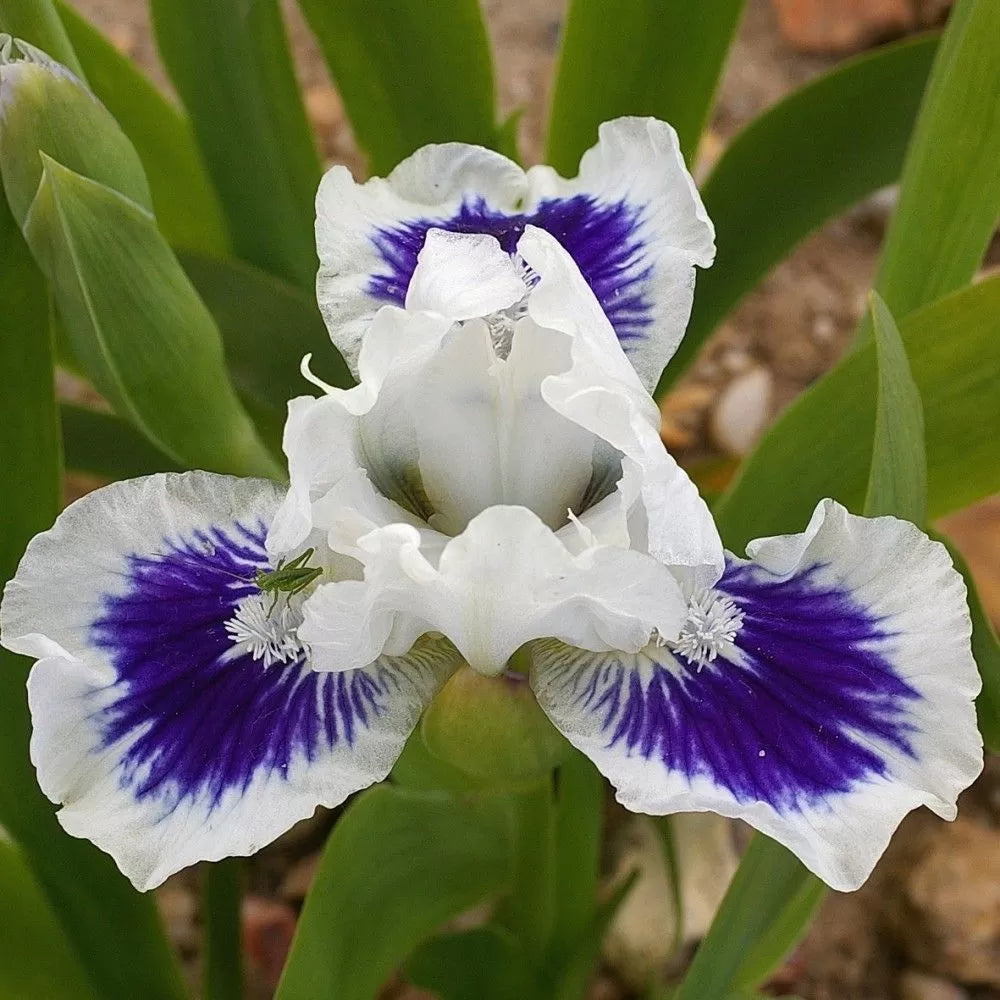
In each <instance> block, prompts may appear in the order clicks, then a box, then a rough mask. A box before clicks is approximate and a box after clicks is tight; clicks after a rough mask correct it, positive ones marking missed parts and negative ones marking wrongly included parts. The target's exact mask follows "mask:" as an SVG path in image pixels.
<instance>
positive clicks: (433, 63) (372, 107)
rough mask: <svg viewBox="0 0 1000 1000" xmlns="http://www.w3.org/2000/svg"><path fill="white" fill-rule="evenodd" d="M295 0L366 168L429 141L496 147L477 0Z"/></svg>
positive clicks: (387, 166)
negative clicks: (443, 0) (432, 0)
mask: <svg viewBox="0 0 1000 1000" xmlns="http://www.w3.org/2000/svg"><path fill="white" fill-rule="evenodd" d="M160 2H162V3H172V2H173V0H160ZM193 2H201V0H193ZM301 7H302V10H303V13H304V14H305V15H306V17H307V18H308V20H309V24H310V26H311V27H312V30H313V32H314V33H315V35H316V40H317V41H318V42H319V45H320V48H321V49H322V51H323V55H324V57H325V59H326V62H327V65H328V66H329V67H330V73H331V74H332V76H333V79H334V81H335V83H336V84H337V90H338V91H339V93H340V96H341V98H342V99H343V101H344V107H345V108H346V109H347V113H348V115H349V117H350V119H351V126H352V128H353V130H354V135H355V136H356V138H357V140H358V145H360V147H361V148H362V149H363V150H364V151H365V152H366V153H367V154H368V158H369V163H368V166H369V170H370V171H371V172H372V173H373V174H378V175H385V174H386V173H388V172H389V170H391V169H392V168H393V167H394V166H395V165H396V164H397V163H399V161H400V160H402V159H403V158H404V157H406V156H409V154H410V153H412V152H413V151H414V150H415V149H417V148H418V147H419V146H423V145H424V144H425V143H429V142H474V143H478V144H479V145H481V146H489V147H492V148H497V147H498V145H499V141H500V137H499V134H498V131H497V127H496V118H495V116H496V107H495V101H496V99H495V97H494V90H493V63H492V59H491V56H490V48H489V42H488V40H487V37H486V26H485V24H484V23H483V14H482V10H481V9H480V5H479V2H478V0H450V2H449V3H447V4H437V5H435V6H434V8H433V13H431V11H430V10H429V8H428V6H427V4H426V3H423V2H421V0H381V2H380V3H379V5H378V12H377V16H375V12H374V10H373V8H372V6H371V4H370V3H369V2H367V0H337V2H336V3H331V2H329V0H301Z"/></svg>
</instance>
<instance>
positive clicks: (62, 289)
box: [25, 154, 280, 476]
mask: <svg viewBox="0 0 1000 1000" xmlns="http://www.w3.org/2000/svg"><path fill="white" fill-rule="evenodd" d="M42 157H43V160H44V163H45V169H44V175H43V180H42V183H41V185H40V186H39V189H38V194H37V196H36V198H35V201H34V203H33V204H32V208H31V212H30V214H29V216H28V218H27V219H26V223H25V235H26V237H27V240H28V243H29V245H30V246H31V248H32V251H33V253H34V254H35V258H36V260H38V261H39V262H40V263H41V266H42V268H43V270H44V271H45V272H46V274H47V276H48V277H49V280H50V282H51V284H52V287H53V290H54V293H55V297H56V302H57V304H58V306H59V313H60V317H61V319H62V321H63V325H64V326H65V329H66V331H67V334H68V336H69V339H70V342H71V343H72V346H73V350H74V353H75V354H76V356H77V358H78V359H79V360H80V362H81V363H82V364H83V366H84V368H85V370H86V371H87V373H88V374H89V375H90V377H91V379H92V380H93V382H94V384H95V386H96V387H97V388H98V389H99V390H100V391H101V393H102V394H103V395H104V396H105V397H106V398H107V399H108V400H109V401H110V402H111V404H112V406H113V407H114V408H115V410H116V412H118V413H119V414H120V415H122V416H124V417H127V418H128V419H129V420H131V421H132V422H133V423H134V424H135V425H136V427H138V428H139V430H140V431H142V433H143V434H144V435H145V436H146V437H147V438H148V439H149V440H150V441H151V442H152V443H153V444H154V445H155V446H156V447H157V448H158V449H159V450H161V451H162V452H164V453H165V454H166V455H168V456H170V457H171V458H174V459H176V460H177V461H179V462H181V463H182V464H185V465H187V466H189V467H193V468H206V469H211V470H216V471H220V472H231V473H233V474H237V475H241V474H242V475H246V474H263V475H274V476H278V475H280V472H279V470H278V467H277V465H276V463H275V462H274V460H273V459H272V458H271V457H270V456H269V454H268V453H267V452H266V451H265V450H264V447H263V445H262V444H261V443H260V440H259V439H258V437H257V435H256V432H255V430H254V428H253V424H252V423H251V422H250V419H249V417H248V416H247V415H246V412H245V411H244V410H243V408H242V406H241V405H240V403H239V401H238V399H237V398H236V394H235V392H234V391H233V388H232V386H231V385H230V383H229V379H228V376H227V375H226V371H225V368H224V364H223V356H222V346H221V342H220V339H219V334H218V330H217V329H216V327H215V324H214V322H213V321H212V318H211V315H210V314H209V312H208V310H207V309H206V308H205V306H204V305H203V304H202V302H201V300H200V299H199V298H198V296H197V294H196V293H195V291H194V289H193V288H192V287H191V285H190V283H189V281H188V279H187V277H186V276H185V275H184V272H183V271H182V270H181V267H180V265H179V264H178V263H177V259H176V258H175V257H174V255H173V253H172V252H171V251H170V248H169V247H168V246H167V244H166V243H165V242H164V240H163V237H162V236H161V235H160V233H159V231H158V230H157V229H156V225H155V222H154V220H153V218H152V216H151V215H149V214H148V213H147V212H146V211H144V210H143V209H142V208H141V207H140V206H139V205H136V204H135V203H134V202H133V201H130V200H129V199H128V198H125V197H123V196H122V195H120V194H119V193H118V192H117V191H113V190H111V189H110V188H107V187H105V186H104V185H102V184H98V183H97V182H95V181H92V180H90V179H89V178H87V177H83V176H81V175H80V174H78V173H75V172H74V171H72V170H69V169H67V168H66V167H64V166H62V165H61V164H59V163H57V162H56V161H54V160H52V159H50V158H49V157H47V156H45V155H44V154H42Z"/></svg>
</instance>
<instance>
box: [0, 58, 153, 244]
mask: <svg viewBox="0 0 1000 1000" xmlns="http://www.w3.org/2000/svg"><path fill="white" fill-rule="evenodd" d="M17 49H18V46H17V43H16V42H15V43H14V51H13V53H12V55H13V58H14V59H15V60H16V61H13V62H9V63H7V64H2V63H0V86H2V87H3V91H4V100H3V105H2V106H0V136H2V141H0V173H2V175H3V186H4V191H5V192H6V194H7V202H8V203H9V205H10V208H11V211H12V212H13V213H14V218H15V219H17V222H18V225H20V226H21V228H22V229H24V227H25V226H27V225H28V224H29V219H28V212H29V210H30V208H31V206H32V204H33V203H34V201H35V197H36V195H37V193H38V188H39V185H40V184H41V181H42V173H43V170H44V162H43V160H42V157H41V156H39V152H41V153H44V154H45V155H46V156H48V157H50V158H52V159H53V160H55V161H56V162H58V163H60V164H62V165H63V166H64V167H66V168H67V169H69V170H72V171H74V172H75V173H78V174H82V175H83V176H84V177H89V178H91V179H92V180H94V181H97V182H98V183H100V184H104V185H106V186H107V187H109V188H112V189H113V190H115V191H117V192H119V193H120V194H121V195H122V196H123V197H125V198H127V199H129V200H130V201H132V202H134V203H135V204H136V205H137V206H140V207H141V208H143V209H145V210H147V211H151V210H152V198H151V196H150V193H149V185H148V184H147V183H146V175H145V173H144V172H143V169H142V163H141V161H140V160H139V157H138V156H137V155H136V152H135V150H134V149H133V148H132V144H131V143H130V142H129V141H128V139H127V138H126V136H125V134H124V132H122V130H121V129H120V128H119V127H118V123H117V122H116V121H115V120H114V118H113V117H112V116H111V114H110V113H109V112H108V111H107V109H106V108H105V107H104V105H102V104H101V103H100V101H97V100H95V99H94V98H93V96H92V95H91V94H90V93H89V92H88V91H87V90H86V89H85V88H84V87H83V86H82V85H81V84H80V83H79V81H77V80H75V79H74V78H72V77H69V76H67V75H66V74H65V73H64V72H63V71H62V70H61V68H60V67H59V66H58V65H57V64H54V63H46V62H42V63H36V62H34V61H30V60H28V59H22V60H17ZM42 58H43V59H44V56H43V57H42Z"/></svg>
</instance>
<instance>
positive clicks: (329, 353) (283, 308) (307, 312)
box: [180, 253, 353, 433]
mask: <svg viewBox="0 0 1000 1000" xmlns="http://www.w3.org/2000/svg"><path fill="white" fill-rule="evenodd" d="M180 261H181V264H182V265H183V266H184V270H185V271H186V272H187V275H188V277H189V278H190V279H191V281H192V282H193V284H194V286H195V288H196V289H197V290H198V293H199V295H200V296H201V298H202V300H203V301H204V303H205V305H206V306H208V309H209V311H210V312H211V313H212V315H213V317H214V318H215V322H216V323H217V324H218V326H219V330H220V332H221V334H222V341H223V345H224V347H225V353H226V363H227V365H228V367H229V371H230V374H231V375H232V378H233V383H234V385H235V386H236V388H237V389H238V390H239V392H240V395H241V396H242V397H243V399H244V401H245V402H247V403H248V405H250V406H251V407H252V408H253V412H254V413H255V415H256V414H260V415H262V417H263V419H265V420H266V421H268V422H269V424H270V425H273V426H274V427H275V429H276V430H277V431H278V432H279V433H280V429H281V426H282V424H283V423H284V419H285V413H286V410H287V408H288V400H290V399H294V398H295V397H296V396H301V395H304V394H306V393H310V392H312V391H313V387H312V386H311V385H310V384H309V383H308V382H307V381H306V380H305V379H304V378H303V377H302V373H301V371H300V370H299V366H300V364H301V361H302V358H303V357H304V356H305V355H306V354H311V355H312V361H311V363H310V365H311V368H312V370H313V371H314V372H315V373H316V374H317V375H318V376H319V377H320V378H322V379H323V381H325V382H327V383H328V384H330V385H337V386H341V387H342V388H349V387H350V386H351V385H353V379H352V378H351V373H350V371H349V370H348V368H347V365H346V364H345V363H344V359H343V358H341V356H340V355H339V354H338V353H337V349H336V348H335V347H334V346H333V344H332V343H331V342H330V335H329V334H328V333H327V330H326V326H325V325H324V324H323V319H322V317H321V316H320V314H319V307H318V306H317V305H316V296H315V295H314V294H312V293H308V292H304V291H300V290H299V289H298V288H296V287H295V286H294V285H290V284H288V283H287V282H284V281H282V280H281V279H280V278H275V277H273V276H271V275H270V274H267V273H266V272H264V271H261V270H259V269H258V268H256V267H253V266H252V265H250V264H245V263H243V261H239V260H233V259H231V258H230V259H223V258H219V257H209V256H206V255H204V254H195V253H182V254H181V255H180Z"/></svg>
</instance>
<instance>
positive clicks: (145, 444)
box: [59, 403, 182, 480]
mask: <svg viewBox="0 0 1000 1000" xmlns="http://www.w3.org/2000/svg"><path fill="white" fill-rule="evenodd" d="M59 421H60V424H61V426H62V438H63V450H64V451H65V453H66V468H67V469H72V470H73V471H74V472H85V473H88V474H89V475H92V476H98V477H99V478H101V479H109V480H115V479H134V478H136V477H137V476H148V475H149V474H150V473H152V472H180V471H181V470H182V466H180V465H178V463H177V462H175V461H173V460H172V459H169V458H167V456H166V455H164V454H163V452H160V451H157V450H156V448H154V447H153V445H151V444H150V443H149V441H148V440H147V439H146V438H144V437H143V436H142V435H141V434H140V433H139V432H138V431H137V430H136V429H135V428H134V427H132V425H131V424H127V423H125V421H124V420H119V419H118V417H115V416H113V415H112V414H110V413H101V412H99V411H97V410H90V409H87V408H86V407H83V406H73V405H72V404H69V403H63V404H62V405H61V406H60V407H59Z"/></svg>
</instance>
